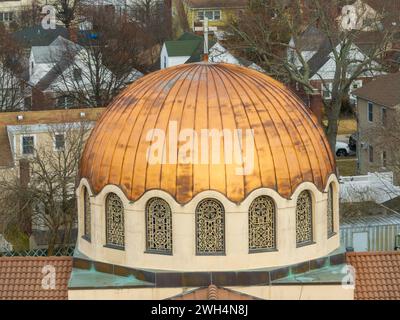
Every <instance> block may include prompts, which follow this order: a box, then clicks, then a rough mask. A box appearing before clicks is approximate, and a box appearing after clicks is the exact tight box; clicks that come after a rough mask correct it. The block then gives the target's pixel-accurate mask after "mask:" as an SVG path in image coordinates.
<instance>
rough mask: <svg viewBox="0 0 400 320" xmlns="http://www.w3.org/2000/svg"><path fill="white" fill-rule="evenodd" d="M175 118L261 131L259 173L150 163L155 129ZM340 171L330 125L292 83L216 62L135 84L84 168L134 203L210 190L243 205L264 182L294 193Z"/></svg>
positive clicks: (101, 125)
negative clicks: (157, 194)
mask: <svg viewBox="0 0 400 320" xmlns="http://www.w3.org/2000/svg"><path fill="white" fill-rule="evenodd" d="M171 121H175V122H176V124H177V127H178V128H181V129H184V128H190V129H193V130H195V131H196V132H200V130H201V129H210V130H211V129H217V130H223V129H231V130H235V129H243V130H244V129H253V135H254V146H255V152H254V169H253V171H252V172H251V173H250V174H247V175H238V174H237V171H236V169H237V168H236V166H235V165H232V164H228V163H224V162H223V163H220V164H214V163H212V161H210V164H202V163H200V164H193V163H192V164H184V163H180V162H179V161H178V163H177V164H174V163H166V164H164V163H158V164H150V163H149V162H148V161H147V153H148V149H149V146H150V145H151V141H150V142H149V140H148V139H147V137H146V135H147V132H148V131H149V130H151V129H155V128H157V129H161V130H165V132H167V130H168V127H169V123H171ZM179 148H181V145H179V147H178V149H179ZM243 149H244V148H243ZM222 153H224V149H223V148H221V154H222ZM241 156H242V157H245V156H246V155H245V153H244V151H243V150H242V154H241ZM334 172H335V160H334V157H333V155H332V152H331V151H330V148H329V144H328V141H327V139H326V138H325V134H324V132H323V129H322V128H321V127H320V126H319V125H318V124H317V122H316V120H315V118H314V117H312V116H311V115H310V113H309V112H308V111H307V109H306V108H305V107H304V105H303V104H302V102H301V101H300V100H299V99H298V98H297V97H296V96H295V95H294V94H293V93H292V92H291V91H290V90H289V89H287V88H286V87H285V86H284V85H283V84H281V83H280V82H278V81H275V80H274V79H272V78H270V77H268V76H266V75H264V74H262V73H259V72H257V71H254V70H250V69H246V68H243V67H239V66H235V65H228V64H208V63H196V64H184V65H179V66H176V67H172V68H168V69H164V70H161V71H158V72H154V73H152V74H149V75H147V76H145V77H143V78H142V79H140V80H138V81H136V82H135V83H133V84H132V85H131V86H129V87H128V88H127V89H126V90H125V91H124V92H122V93H121V94H120V95H119V96H118V97H117V98H116V99H115V101H114V102H113V103H112V104H111V105H110V107H109V108H108V109H107V110H106V112H105V113H104V114H103V116H102V117H101V119H100V120H99V121H98V123H97V125H96V127H95V128H94V129H93V131H92V134H91V136H90V138H89V139H88V141H87V144H86V147H85V150H84V153H83V156H82V161H81V168H80V176H81V178H86V179H88V181H89V183H90V185H91V188H92V191H93V192H94V193H96V194H97V193H99V192H100V191H101V190H102V189H103V187H105V186H106V185H109V184H112V185H117V186H119V187H120V188H121V189H122V191H123V192H124V193H125V195H126V196H127V197H128V199H130V200H132V201H135V200H137V199H138V198H140V197H141V196H142V195H143V194H144V193H145V192H146V191H149V190H163V191H166V192H168V193H169V194H170V195H171V196H173V197H174V198H175V199H176V200H177V201H178V202H179V203H187V202H189V201H190V200H191V199H192V198H193V197H194V196H195V195H197V194H199V193H200V192H202V191H206V190H215V191H218V192H220V193H222V194H224V195H225V196H226V197H227V198H228V199H230V200H231V201H233V202H237V203H239V202H241V201H242V200H243V199H245V198H246V197H247V195H249V193H251V192H252V191H254V190H255V189H258V188H262V187H264V188H271V189H274V190H276V191H277V192H278V193H279V194H280V195H281V196H283V197H285V198H290V196H291V195H292V194H293V192H294V191H295V189H296V188H297V186H298V185H299V184H301V183H302V182H306V181H307V182H312V183H314V184H315V185H316V186H317V188H318V189H320V190H322V189H324V188H325V186H326V183H327V180H328V178H329V176H330V175H331V174H332V173H334Z"/></svg>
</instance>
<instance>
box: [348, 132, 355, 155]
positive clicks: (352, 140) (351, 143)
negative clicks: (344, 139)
mask: <svg viewBox="0 0 400 320" xmlns="http://www.w3.org/2000/svg"><path fill="white" fill-rule="evenodd" d="M349 147H350V150H351V151H354V152H355V151H356V149H357V133H353V134H352V135H351V136H350V138H349Z"/></svg>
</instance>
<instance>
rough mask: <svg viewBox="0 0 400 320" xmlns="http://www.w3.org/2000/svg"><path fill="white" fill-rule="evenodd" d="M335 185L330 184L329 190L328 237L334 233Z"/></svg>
mask: <svg viewBox="0 0 400 320" xmlns="http://www.w3.org/2000/svg"><path fill="white" fill-rule="evenodd" d="M333 212H334V211H333V187H332V185H330V186H329V191H328V212H327V214H328V217H327V218H328V237H330V236H332V235H333V233H334V227H333Z"/></svg>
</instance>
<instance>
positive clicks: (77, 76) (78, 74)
mask: <svg viewBox="0 0 400 320" xmlns="http://www.w3.org/2000/svg"><path fill="white" fill-rule="evenodd" d="M73 73H74V80H75V81H81V80H82V69H79V68H74V71H73Z"/></svg>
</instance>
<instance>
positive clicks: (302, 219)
mask: <svg viewBox="0 0 400 320" xmlns="http://www.w3.org/2000/svg"><path fill="white" fill-rule="evenodd" d="M312 215H313V212H312V197H311V193H310V192H309V191H303V192H302V193H300V195H299V197H298V198H297V205H296V243H297V246H304V245H308V244H310V243H312V241H313V228H312V219H313V218H312Z"/></svg>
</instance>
